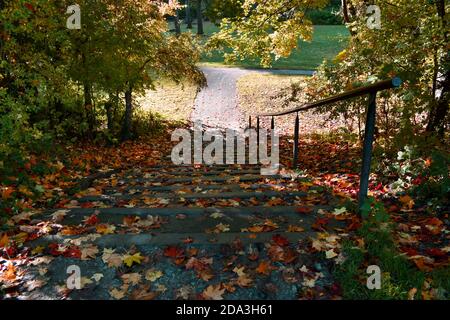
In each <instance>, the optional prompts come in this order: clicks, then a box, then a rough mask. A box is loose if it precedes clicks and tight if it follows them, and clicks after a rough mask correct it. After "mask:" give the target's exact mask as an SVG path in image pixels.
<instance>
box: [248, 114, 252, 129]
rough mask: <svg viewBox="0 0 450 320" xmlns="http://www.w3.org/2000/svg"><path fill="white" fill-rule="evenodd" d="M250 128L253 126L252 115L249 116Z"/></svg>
mask: <svg viewBox="0 0 450 320" xmlns="http://www.w3.org/2000/svg"><path fill="white" fill-rule="evenodd" d="M248 128H249V129H251V128H252V116H249V117H248Z"/></svg>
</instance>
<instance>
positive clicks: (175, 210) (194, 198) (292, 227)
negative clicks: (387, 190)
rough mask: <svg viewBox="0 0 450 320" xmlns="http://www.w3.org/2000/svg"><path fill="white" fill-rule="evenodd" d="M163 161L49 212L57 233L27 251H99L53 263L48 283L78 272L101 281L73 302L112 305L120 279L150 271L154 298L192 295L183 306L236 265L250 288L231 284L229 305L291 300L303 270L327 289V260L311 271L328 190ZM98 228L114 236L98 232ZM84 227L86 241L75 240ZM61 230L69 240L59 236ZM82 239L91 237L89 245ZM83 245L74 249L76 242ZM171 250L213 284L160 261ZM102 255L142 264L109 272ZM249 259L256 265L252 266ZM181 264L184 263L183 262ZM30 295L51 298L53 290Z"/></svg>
mask: <svg viewBox="0 0 450 320" xmlns="http://www.w3.org/2000/svg"><path fill="white" fill-rule="evenodd" d="M164 161H165V162H163V164H162V165H159V166H154V167H142V168H133V169H131V170H123V171H119V172H111V174H110V175H108V174H102V175H100V178H98V179H97V180H95V181H93V184H92V186H91V187H90V188H88V189H87V190H84V191H81V192H79V193H78V194H77V195H76V196H75V197H74V200H73V201H72V202H70V203H68V204H66V206H65V208H62V209H61V208H58V209H54V210H50V211H49V212H48V213H47V217H48V218H51V215H52V214H54V213H55V212H58V211H59V210H66V211H65V215H64V218H63V220H62V221H61V222H59V223H60V224H61V225H62V229H61V231H60V232H59V233H57V234H53V235H47V236H44V237H41V238H39V239H37V240H35V241H33V242H32V243H31V246H33V247H36V246H44V247H46V246H48V245H49V244H55V243H59V244H70V243H75V244H76V245H77V246H79V247H83V245H84V244H87V243H88V244H89V245H90V246H91V245H95V246H97V247H98V250H99V251H98V254H97V255H96V256H95V257H93V258H92V259H86V260H80V259H72V258H70V257H69V258H67V257H57V258H56V259H55V261H54V263H52V264H51V265H50V266H49V271H50V277H51V279H52V282H54V283H58V284H59V285H63V284H64V281H65V279H66V278H67V273H66V272H65V270H66V268H67V266H69V265H72V264H76V265H79V266H80V268H81V270H82V273H87V275H86V277H89V276H91V275H92V274H102V275H103V279H102V280H101V281H100V282H99V283H96V284H95V286H94V288H91V287H90V286H87V288H85V289H83V290H74V291H72V292H71V293H70V297H71V298H73V299H111V295H110V293H109V292H110V290H111V288H112V287H119V286H120V284H121V283H120V278H118V275H120V274H123V273H129V272H143V273H145V270H146V269H149V268H151V269H158V270H162V272H163V273H164V276H163V277H162V278H161V279H160V283H159V284H161V285H162V286H163V287H165V288H167V291H164V292H160V293H159V294H158V298H159V299H177V298H180V296H179V295H177V292H178V291H177V290H180V288H186V287H190V288H193V292H195V294H193V295H192V296H190V297H189V298H198V295H199V294H200V293H201V292H202V290H204V288H205V287H207V286H208V285H210V284H217V283H225V282H226V281H230V280H229V279H233V276H236V274H235V273H234V272H233V268H235V267H238V266H245V270H248V272H249V274H251V275H252V279H253V280H252V284H251V285H249V286H248V287H246V286H244V287H242V286H239V285H236V286H235V287H236V289H237V290H236V291H234V292H229V293H228V294H225V295H224V297H225V298H226V299H296V298H298V296H299V292H300V291H301V290H303V289H305V288H303V287H302V284H301V283H302V279H301V275H300V274H299V273H298V269H299V268H301V267H302V266H307V267H308V268H312V269H313V270H316V271H317V272H321V273H322V274H323V278H320V279H317V281H319V282H320V281H321V282H323V284H322V285H323V286H326V285H331V283H332V279H331V274H330V271H329V270H328V269H327V268H329V263H328V261H323V262H318V261H317V260H316V259H317V254H315V255H314V254H311V253H310V239H311V238H312V237H314V236H315V235H316V232H317V230H314V228H313V225H314V223H315V221H316V219H317V218H319V217H320V216H321V210H320V209H322V210H328V211H330V210H332V209H333V208H334V206H335V205H336V204H335V203H334V202H333V201H334V200H333V197H332V196H331V194H329V193H328V191H327V190H325V189H324V188H322V187H320V186H315V185H313V184H312V183H310V182H309V181H308V180H307V179H300V178H292V176H291V175H289V174H283V173H279V174H277V175H273V176H263V175H261V174H260V167H259V166H256V165H217V166H216V165H215V166H204V165H203V166H193V165H180V166H175V165H172V164H171V163H170V162H169V161H168V159H167V158H165V159H164ZM299 208H307V209H306V210H299ZM93 216H95V223H92V224H89V225H87V224H86V219H87V218H89V217H93ZM101 225H106V226H107V227H109V228H112V230H110V232H99V229H98V227H99V226H101ZM111 226H112V227H111ZM339 226H340V225H339V222H338V221H334V222H333V221H331V222H330V224H329V226H328V228H329V229H330V230H331V229H332V228H336V227H339ZM81 227H82V228H84V229H83V232H82V233H80V234H77V232H76V230H78V229H77V228H81ZM65 229H66V230H70V231H69V232H63V231H64V230H65ZM86 231H87V232H86ZM88 235H95V236H93V237H91V238H88V239H86V237H87V236H88ZM83 237H84V238H83ZM80 238H81V239H82V240H81V242H80V241H77V239H80ZM83 241H86V242H83ZM273 245H275V246H278V247H279V248H280V249H279V250H281V251H283V250H284V251H286V252H290V253H289V254H290V255H292V256H295V259H294V260H292V261H288V262H286V261H284V260H283V259H282V258H280V259H279V260H278V261H277V260H276V259H275V260H274V259H273V256H272V254H273V253H271V252H270V250H271V249H270V248H271V246H272V247H273ZM168 247H176V248H181V250H183V252H188V251H189V249H192V248H196V249H198V253H197V254H196V255H195V256H196V257H199V256H203V257H208V258H213V261H214V262H213V264H212V265H211V266H210V267H209V268H211V269H212V270H214V271H213V273H214V278H213V279H211V280H209V281H204V280H203V279H200V278H199V276H198V274H197V275H196V273H195V272H194V271H193V270H187V269H186V268H185V267H184V265H178V264H177V263H174V261H173V259H171V258H170V257H167V255H166V254H165V250H166V249H167V248H168ZM104 248H108V249H114V250H115V252H117V253H119V254H125V253H129V252H131V253H133V252H140V253H142V255H143V256H145V257H147V258H146V260H145V261H143V262H142V263H139V264H136V265H134V266H132V268H128V267H125V266H123V267H119V268H110V267H108V266H107V265H106V264H105V262H104V261H102V252H103V249H104ZM280 254H282V253H280ZM249 255H251V256H252V257H254V256H255V255H256V256H257V258H255V259H249ZM185 259H186V260H188V259H189V255H188V254H186V256H185ZM288 260H290V259H288ZM261 261H272V265H273V271H272V272H271V273H270V275H264V274H258V272H256V271H255V270H256V268H257V267H258V265H259V264H260V263H261ZM286 272H293V273H294V277H298V283H296V282H295V281H291V283H289V282H286V281H283V277H284V273H286ZM82 275H83V276H84V275H85V274H82ZM144 282H145V280H144ZM152 285H155V283H152ZM273 286H277V288H278V289H277V290H275V289H274V288H273ZM306 289H307V288H306ZM33 294H40V296H39V297H40V298H46V297H48V298H55V297H56V295H55V294H56V293H55V292H54V289H53V290H52V289H50V288H48V289H43V290H40V291H36V290H35V291H33Z"/></svg>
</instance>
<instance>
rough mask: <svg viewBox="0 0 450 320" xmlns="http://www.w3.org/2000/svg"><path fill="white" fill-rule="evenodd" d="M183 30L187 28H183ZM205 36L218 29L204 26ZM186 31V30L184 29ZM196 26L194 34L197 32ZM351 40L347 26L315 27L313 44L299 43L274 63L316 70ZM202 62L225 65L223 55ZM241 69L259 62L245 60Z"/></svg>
mask: <svg viewBox="0 0 450 320" xmlns="http://www.w3.org/2000/svg"><path fill="white" fill-rule="evenodd" d="M183 28H185V27H184V26H183ZM204 30H205V35H206V36H208V35H211V34H213V33H215V32H217V31H218V27H217V26H216V25H214V24H212V23H210V22H205V24H204ZM183 31H186V29H183ZM196 31H197V29H196V26H195V25H194V29H192V32H194V33H195V32H196ZM348 39H349V32H348V30H347V29H346V27H345V26H340V25H336V26H331V25H330V26H314V34H313V40H312V41H311V42H304V41H299V45H298V47H297V49H295V50H294V51H293V52H292V53H291V56H290V57H289V58H282V59H280V60H278V61H276V62H274V63H273V66H272V67H273V68H275V69H306V70H313V69H316V68H317V67H318V66H319V65H320V64H321V63H322V62H323V60H324V59H327V60H332V59H333V58H334V57H335V56H336V55H337V54H338V53H339V52H340V51H342V50H343V49H345V47H346V45H347V41H348ZM202 62H203V63H205V64H212V65H224V61H223V55H222V54H221V53H220V52H213V53H212V54H211V55H204V56H203V58H202ZM235 65H236V66H240V67H248V68H257V67H260V65H259V64H258V62H257V61H250V60H244V61H242V62H239V63H237V64H235Z"/></svg>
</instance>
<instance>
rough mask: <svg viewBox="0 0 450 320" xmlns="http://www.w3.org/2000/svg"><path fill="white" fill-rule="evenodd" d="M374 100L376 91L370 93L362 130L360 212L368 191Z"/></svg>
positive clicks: (374, 114)
mask: <svg viewBox="0 0 450 320" xmlns="http://www.w3.org/2000/svg"><path fill="white" fill-rule="evenodd" d="M376 99H377V91H373V92H371V93H370V95H369V107H368V109H367V118H366V127H365V130H364V131H365V132H364V147H363V159H362V168H361V177H360V182H359V198H358V202H359V209H360V210H361V208H362V206H363V204H364V202H365V201H366V199H367V193H368V189H369V175H370V163H371V161H372V147H373V140H374V132H375V117H376Z"/></svg>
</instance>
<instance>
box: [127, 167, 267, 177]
mask: <svg viewBox="0 0 450 320" xmlns="http://www.w3.org/2000/svg"><path fill="white" fill-rule="evenodd" d="M187 174H189V175H193V176H220V175H224V174H227V175H250V174H251V175H257V174H261V169H254V170H229V169H226V168H224V169H223V170H210V171H203V170H192V171H190V172H186V171H168V170H158V171H153V172H145V173H130V175H129V176H128V177H130V176H135V175H141V176H142V175H147V176H152V177H154V178H157V177H161V176H162V177H164V176H186V175H187Z"/></svg>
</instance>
